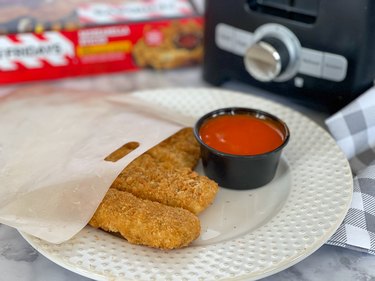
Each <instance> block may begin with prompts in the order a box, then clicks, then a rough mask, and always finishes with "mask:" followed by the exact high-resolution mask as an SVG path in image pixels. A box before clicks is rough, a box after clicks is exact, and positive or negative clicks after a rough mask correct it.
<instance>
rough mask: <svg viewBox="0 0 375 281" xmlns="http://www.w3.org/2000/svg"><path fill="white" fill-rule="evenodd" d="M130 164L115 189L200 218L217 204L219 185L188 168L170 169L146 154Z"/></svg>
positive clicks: (116, 182) (117, 180)
mask: <svg viewBox="0 0 375 281" xmlns="http://www.w3.org/2000/svg"><path fill="white" fill-rule="evenodd" d="M136 160H137V161H133V162H132V163H130V164H129V165H128V166H127V167H126V168H125V169H124V170H123V171H122V172H121V173H120V175H119V176H118V177H117V178H116V180H115V181H114V182H113V184H112V188H116V189H118V190H123V191H128V192H130V193H132V194H133V195H135V196H138V197H140V198H143V199H148V200H151V201H157V202H159V203H162V204H165V205H169V206H173V207H181V208H184V209H186V210H189V211H191V212H193V213H194V214H198V213H200V212H202V211H203V210H204V209H206V208H207V207H208V206H209V205H210V204H211V203H212V201H213V200H214V198H215V195H216V192H217V190H218V185H217V183H216V182H214V181H212V180H210V179H209V178H207V177H205V176H201V175H199V174H198V173H196V172H194V171H193V170H191V169H188V168H180V169H167V168H165V167H163V166H161V165H160V164H159V162H157V161H156V160H155V159H153V158H152V157H151V156H150V155H148V154H144V155H142V156H141V157H140V158H137V159H136Z"/></svg>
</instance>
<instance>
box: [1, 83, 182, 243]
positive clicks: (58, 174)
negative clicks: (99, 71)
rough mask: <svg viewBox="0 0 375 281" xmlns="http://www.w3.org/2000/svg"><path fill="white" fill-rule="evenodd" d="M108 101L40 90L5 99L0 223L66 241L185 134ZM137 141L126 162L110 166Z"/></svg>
mask: <svg viewBox="0 0 375 281" xmlns="http://www.w3.org/2000/svg"><path fill="white" fill-rule="evenodd" d="M107 98H108V95H105V94H100V93H87V92H77V91H69V90H66V89H65V90H64V89H53V88H43V87H40V88H35V87H34V88H23V89H21V90H18V91H17V92H16V93H12V94H10V95H8V96H6V97H3V98H2V99H0V223H4V224H7V225H9V226H12V227H15V228H17V229H19V230H21V231H24V232H26V233H29V234H31V235H34V236H37V237H39V238H41V239H44V240H46V241H49V242H52V243H60V242H63V241H66V240H68V239H69V238H71V237H72V236H74V235H75V234H76V233H78V232H79V231H80V230H81V229H82V228H83V227H85V225H86V224H87V222H88V221H89V220H90V218H91V217H92V215H93V214H94V212H95V210H96V208H97V206H98V205H99V203H100V202H101V200H102V198H103V197H104V195H105V193H106V191H107V190H108V188H109V186H110V185H111V183H112V182H113V181H114V179H115V178H116V177H117V175H118V174H119V173H120V172H121V170H122V169H123V168H124V167H125V166H126V165H127V164H129V163H130V162H131V161H132V160H133V159H134V158H136V157H137V156H139V155H140V154H142V153H143V152H145V151H146V150H148V149H149V148H151V147H152V146H154V145H156V144H157V143H159V142H160V141H162V140H163V139H165V138H166V137H168V136H170V135H172V134H173V133H175V132H176V131H178V130H179V129H180V128H181V127H180V126H179V125H176V124H173V123H169V122H167V121H165V120H164V121H163V120H159V119H157V118H155V117H152V116H151V115H150V116H147V114H145V113H142V112H138V111H137V110H136V109H134V108H132V107H131V106H126V105H124V104H122V105H121V104H115V103H110V102H107V101H106V99H107ZM132 141H135V142H138V143H139V144H140V146H139V147H138V148H137V149H135V150H134V151H132V152H131V153H129V154H128V155H127V156H125V157H124V158H122V159H120V160H118V161H117V162H109V161H105V160H104V158H105V157H106V156H108V155H109V154H110V153H111V152H113V151H115V150H116V149H118V148H120V147H121V146H122V145H124V144H126V143H128V142H132Z"/></svg>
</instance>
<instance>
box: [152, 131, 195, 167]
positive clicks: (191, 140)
mask: <svg viewBox="0 0 375 281" xmlns="http://www.w3.org/2000/svg"><path fill="white" fill-rule="evenodd" d="M146 154H149V155H150V156H152V157H153V158H154V159H155V160H157V161H159V162H160V163H162V164H163V165H164V166H166V167H167V168H190V169H194V168H195V166H196V165H197V163H198V161H199V157H200V148H199V144H198V142H197V140H196V139H195V137H194V133H193V129H192V128H184V129H181V130H180V131H178V132H177V133H175V134H174V135H172V136H170V137H169V138H167V139H166V140H164V141H162V142H161V143H159V144H158V145H156V146H154V147H153V148H151V149H150V150H148V151H147V152H146Z"/></svg>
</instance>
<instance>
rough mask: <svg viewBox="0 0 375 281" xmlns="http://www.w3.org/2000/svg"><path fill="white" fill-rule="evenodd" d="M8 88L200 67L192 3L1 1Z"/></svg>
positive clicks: (1, 50)
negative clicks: (18, 84)
mask: <svg viewBox="0 0 375 281" xmlns="http://www.w3.org/2000/svg"><path fill="white" fill-rule="evenodd" d="M0 32H1V35H0V83H1V84H7V83H15V82H26V81H36V80H47V79H57V78H64V77H72V76H81V75H89V74H99V73H105V72H107V73H108V72H116V71H134V70H138V69H141V68H146V67H148V68H154V69H171V68H177V67H182V66H187V65H192V64H197V63H200V62H201V60H202V55H203V42H202V36H203V19H202V16H201V15H200V14H199V13H198V11H197V9H196V8H195V6H194V4H193V3H192V2H191V1H189V0H97V1H89V0H14V1H7V0H0Z"/></svg>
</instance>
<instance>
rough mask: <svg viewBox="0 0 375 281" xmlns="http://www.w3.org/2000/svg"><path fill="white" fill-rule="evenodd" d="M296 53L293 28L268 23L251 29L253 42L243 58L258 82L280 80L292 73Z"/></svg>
mask: <svg viewBox="0 0 375 281" xmlns="http://www.w3.org/2000/svg"><path fill="white" fill-rule="evenodd" d="M300 53H301V44H300V43H299V40H298V38H297V37H296V36H295V35H294V34H293V32H291V31H290V30H289V29H287V28H286V27H284V26H282V25H279V24H274V23H269V24H265V25H262V26H260V27H258V28H257V29H256V30H255V32H254V37H253V43H252V44H251V45H250V46H249V48H248V49H247V51H246V53H245V56H244V58H243V59H244V65H245V68H246V70H247V72H248V73H249V74H250V75H251V76H252V78H254V79H256V80H258V81H261V82H271V81H272V82H283V81H287V80H289V79H292V78H293V77H294V76H295V75H296V73H297V71H298V69H299V65H300Z"/></svg>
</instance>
